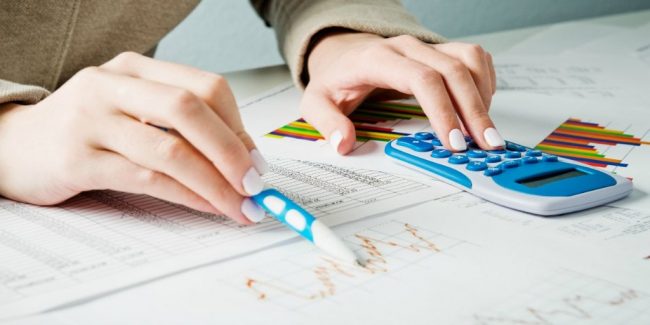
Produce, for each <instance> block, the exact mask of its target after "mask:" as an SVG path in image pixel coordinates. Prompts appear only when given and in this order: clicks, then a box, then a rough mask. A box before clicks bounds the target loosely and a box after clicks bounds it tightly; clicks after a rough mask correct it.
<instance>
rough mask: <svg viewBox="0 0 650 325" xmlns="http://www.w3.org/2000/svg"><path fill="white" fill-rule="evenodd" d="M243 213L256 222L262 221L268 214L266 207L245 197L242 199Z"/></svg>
mask: <svg viewBox="0 0 650 325" xmlns="http://www.w3.org/2000/svg"><path fill="white" fill-rule="evenodd" d="M241 213H243V214H244V216H246V218H247V219H248V220H250V221H251V222H254V223H258V222H260V221H262V219H264V217H265V216H266V215H265V213H264V209H262V207H260V206H259V205H257V203H255V202H254V201H253V200H251V199H250V198H245V199H244V201H242V203H241Z"/></svg>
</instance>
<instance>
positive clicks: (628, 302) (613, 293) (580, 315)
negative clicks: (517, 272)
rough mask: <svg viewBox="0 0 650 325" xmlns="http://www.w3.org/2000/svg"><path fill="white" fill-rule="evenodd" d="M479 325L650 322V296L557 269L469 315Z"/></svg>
mask: <svg viewBox="0 0 650 325" xmlns="http://www.w3.org/2000/svg"><path fill="white" fill-rule="evenodd" d="M472 322H473V323H474V324H481V325H508V324H511V325H515V324H516V325H521V324H525V325H560V324H572V325H573V324H650V295H648V294H646V293H643V292H640V291H638V290H635V289H631V288H627V287H624V286H620V285H618V284H614V283H611V282H609V281H606V280H602V279H598V278H594V277H590V276H586V275H584V274H580V273H578V272H574V271H570V270H558V271H557V272H555V273H553V274H551V275H550V276H548V277H547V278H545V279H540V281H538V282H537V283H536V284H534V285H532V286H530V287H529V288H528V289H526V290H524V291H522V292H519V293H517V294H516V295H514V296H512V297H510V298H509V299H506V300H505V301H502V302H500V303H498V304H497V305H495V306H490V307H489V308H487V310H485V311H482V312H478V313H475V314H474V315H472Z"/></svg>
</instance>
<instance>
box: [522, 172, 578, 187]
mask: <svg viewBox="0 0 650 325" xmlns="http://www.w3.org/2000/svg"><path fill="white" fill-rule="evenodd" d="M583 175H587V173H585V172H581V171H579V170H577V169H568V170H562V171H558V172H556V173H552V174H546V175H544V176H535V177H529V178H525V179H522V180H518V181H517V183H519V184H521V185H525V186H528V187H533V188H534V187H540V186H544V185H546V184H549V183H553V182H555V181H559V180H563V179H569V178H574V177H579V176H583Z"/></svg>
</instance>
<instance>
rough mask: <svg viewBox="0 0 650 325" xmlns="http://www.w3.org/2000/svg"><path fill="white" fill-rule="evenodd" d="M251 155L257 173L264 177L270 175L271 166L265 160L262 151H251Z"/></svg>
mask: <svg viewBox="0 0 650 325" xmlns="http://www.w3.org/2000/svg"><path fill="white" fill-rule="evenodd" d="M250 155H251V160H252V161H253V167H255V169H257V172H258V173H260V175H264V174H266V173H268V171H269V164H268V163H267V162H266V159H264V156H262V154H261V153H260V151H259V150H257V149H253V150H251V152H250Z"/></svg>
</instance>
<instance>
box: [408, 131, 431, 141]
mask: <svg viewBox="0 0 650 325" xmlns="http://www.w3.org/2000/svg"><path fill="white" fill-rule="evenodd" d="M413 137H415V138H416V139H418V140H431V139H433V138H434V136H433V133H431V132H417V133H415V134H413Z"/></svg>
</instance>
